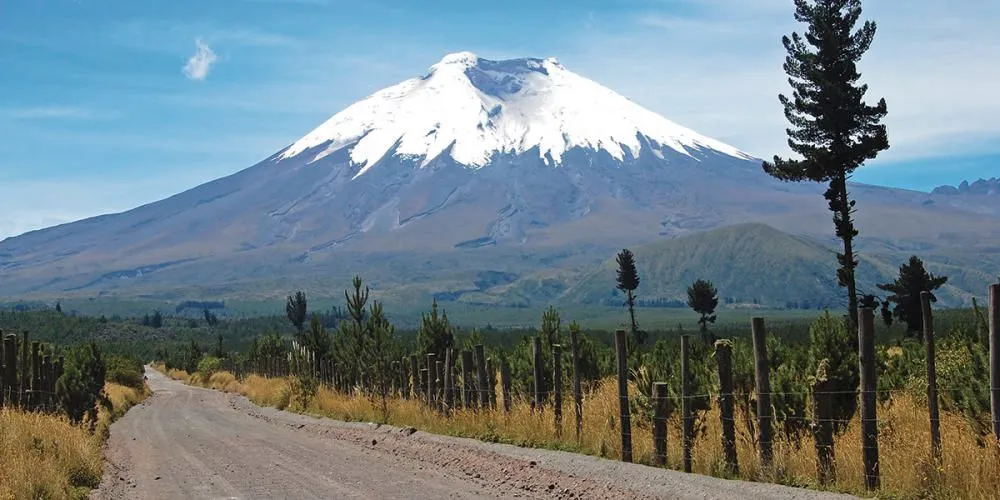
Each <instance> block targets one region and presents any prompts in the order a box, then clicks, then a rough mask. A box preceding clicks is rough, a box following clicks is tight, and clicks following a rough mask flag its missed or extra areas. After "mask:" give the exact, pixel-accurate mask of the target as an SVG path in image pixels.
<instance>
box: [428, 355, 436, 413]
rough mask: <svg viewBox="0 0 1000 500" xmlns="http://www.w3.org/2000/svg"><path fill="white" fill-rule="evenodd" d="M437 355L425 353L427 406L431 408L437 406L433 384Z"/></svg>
mask: <svg viewBox="0 0 1000 500" xmlns="http://www.w3.org/2000/svg"><path fill="white" fill-rule="evenodd" d="M436 357H437V354H435V353H433V352H429V353H427V405H428V406H430V407H431V408H434V407H436V406H437V404H436V403H437V386H435V382H436V381H437V363H436V362H435V359H434V358H436Z"/></svg>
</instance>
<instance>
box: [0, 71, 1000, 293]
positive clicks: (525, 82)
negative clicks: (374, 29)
mask: <svg viewBox="0 0 1000 500" xmlns="http://www.w3.org/2000/svg"><path fill="white" fill-rule="evenodd" d="M822 191H823V187H822V186H819V185H816V184H788V183H781V182H778V181H776V180H773V179H771V178H770V177H768V176H767V175H766V174H764V173H763V171H762V170H761V167H760V160H759V159H756V158H754V157H753V156H752V155H750V154H748V153H746V152H743V151H741V150H739V149H738V148H736V147H733V146H730V145H727V144H724V143H722V142H720V141H717V140H715V139H712V138H709V137H707V136H704V135H702V134H699V133H697V132H695V131H693V130H691V129H688V128H686V127H683V126H681V125H679V124H677V123H674V122H672V121H670V120H668V119H666V118H664V117H662V116H660V115H658V114H656V113H654V112H652V111H649V110H647V109H645V108H643V107H642V106H640V105H639V104H636V103H634V102H632V101H631V100H629V99H627V98H625V97H623V96H621V95H619V94H617V93H615V92H614V91H612V90H610V89H608V88H606V87H603V86H601V85H600V84H598V83H596V82H594V81H592V80H590V79H587V78H585V77H583V76H581V75H578V74H576V73H573V72H572V71H570V70H568V69H566V68H565V67H563V66H562V65H561V64H560V63H559V62H558V61H556V60H555V59H552V58H548V59H536V58H524V59H512V60H503V61H493V60H488V59H483V58H480V57H477V56H476V55H475V54H472V53H469V52H459V53H455V54H449V55H446V56H445V57H444V58H443V59H441V61H439V62H438V63H436V64H434V65H432V66H431V67H430V68H429V70H428V72H427V73H426V74H424V75H422V76H419V77H416V78H412V79H409V80H406V81H404V82H401V83H399V84H397V85H394V86H392V87H389V88H386V89H383V90H380V91H378V92H376V93H374V94H372V95H371V96H369V97H367V98H365V99H363V100H361V101H359V102H357V103H355V104H352V105H351V106H349V107H347V108H346V109H344V110H342V111H340V112H339V113H337V114H335V115H333V117H331V118H330V119H329V120H327V121H326V122H325V123H323V124H321V125H320V126H319V127H317V128H316V129H315V130H313V131H311V132H309V133H308V134H306V135H305V136H303V137H302V138H301V139H299V140H297V141H295V142H294V143H292V144H291V145H289V146H288V147H286V148H284V149H282V150H281V151H278V152H276V153H274V154H273V155H271V156H269V157H268V158H266V159H264V160H263V161H261V162H260V163H258V164H256V165H254V166H252V167H250V168H247V169H245V170H242V171H240V172H237V173H235V174H233V175H230V176H228V177H224V178H221V179H217V180H215V181H212V182H209V183H206V184H203V185H201V186H198V187H196V188H193V189H191V190H188V191H185V192H183V193H180V194H177V195H175V196H172V197H170V198H167V199H164V200H161V201H158V202H155V203H151V204H148V205H144V206H141V207H138V208H135V209H133V210H130V211H127V212H123V213H119V214H110V215H103V216H99V217H94V218H91V219H86V220H82V221H78V222H74V223H70V224H65V225H61V226H56V227H52V228H47V229H42V230H38V231H33V232H30V233H27V234H24V235H21V236H18V237H14V238H9V239H6V240H4V241H2V242H0V283H2V286H0V294H3V295H6V296H18V297H26V296H27V297H31V296H38V297H41V296H74V295H79V296H95V295H116V296H144V297H158V298H165V299H171V298H179V297H226V296H240V297H247V296H249V297H262V298H263V297H267V298H269V297H282V296H284V295H285V294H287V293H289V291H291V290H295V289H307V290H310V291H312V292H313V293H314V294H315V293H319V294H321V295H322V294H324V293H328V294H330V295H334V296H335V295H337V294H339V292H338V291H337V290H340V289H342V288H343V280H344V279H346V278H347V277H349V276H352V275H354V274H361V275H362V276H364V277H365V278H366V279H367V280H368V281H369V282H370V283H371V284H372V285H373V287H374V288H376V289H378V290H380V291H381V292H383V293H385V294H388V295H390V296H392V295H393V294H395V296H397V297H404V296H405V297H424V296H426V295H428V294H437V295H440V294H442V293H443V294H445V295H447V293H448V292H449V291H454V290H465V289H469V288H470V286H471V289H474V290H477V291H478V292H479V293H480V294H483V293H485V294H488V293H489V291H490V289H491V288H494V287H502V286H507V285H510V284H511V283H514V282H517V281H518V280H520V279H523V278H526V277H529V276H532V275H534V274H537V273H539V272H545V271H553V270H562V271H565V272H567V273H571V272H572V271H573V270H583V269H586V268H587V267H588V266H594V265H597V264H599V263H600V262H602V261H604V260H605V259H607V258H608V256H609V253H613V252H614V251H615V250H616V249H620V248H622V247H627V246H631V245H642V244H650V243H656V242H658V241H663V240H668V239H672V238H678V237H683V236H685V235H688V234H691V233H696V232H700V231H704V230H709V229H716V228H720V227H723V226H730V225H733V224H738V223H747V222H754V223H763V224H767V225H769V226H772V227H774V228H776V229H778V230H781V231H784V232H786V233H790V234H794V235H796V236H801V237H807V238H811V239H812V240H815V241H817V242H820V243H822V244H825V245H829V246H833V245H835V243H836V240H835V239H834V238H833V235H832V224H831V223H830V215H829V212H827V210H826V204H825V201H824V200H823V199H822V196H821V193H822ZM852 196H854V197H855V198H856V199H857V200H858V210H859V212H858V224H859V228H860V231H861V235H862V237H861V240H860V250H861V251H862V252H866V251H868V252H876V253H881V254H885V255H896V254H899V255H902V254H905V253H908V252H922V253H923V254H940V255H946V254H949V252H952V251H960V252H961V253H962V255H978V254H979V253H984V254H988V253H990V252H993V253H994V254H995V253H996V250H997V248H998V245H997V242H1000V224H997V218H998V216H997V215H996V213H995V212H989V213H984V212H983V211H982V210H977V209H976V207H975V206H971V205H969V204H967V203H966V204H956V203H949V202H948V201H947V200H946V197H947V195H945V194H928V193H921V192H916V191H906V190H898V189H891V188H883V187H877V186H866V185H857V184H855V185H852ZM977 252H978V253H977ZM719 265H724V263H720V264H719ZM776 265H779V264H776ZM942 265H944V264H942ZM985 271H989V269H987V270H985ZM776 286H780V284H776ZM551 298H552V297H551V296H547V297H546V300H549V299H551Z"/></svg>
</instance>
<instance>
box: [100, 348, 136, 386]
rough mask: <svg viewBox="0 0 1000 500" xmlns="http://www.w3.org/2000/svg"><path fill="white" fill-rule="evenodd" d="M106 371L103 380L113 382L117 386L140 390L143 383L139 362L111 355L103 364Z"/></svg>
mask: <svg viewBox="0 0 1000 500" xmlns="http://www.w3.org/2000/svg"><path fill="white" fill-rule="evenodd" d="M105 365H106V366H107V371H106V373H105V375H104V380H105V381H107V382H114V383H116V384H118V385H124V386H126V387H132V388H135V389H141V388H142V383H143V379H142V377H143V371H144V370H143V368H142V363H140V362H139V360H137V359H135V358H132V357H127V356H118V355H112V356H109V357H108V359H107V361H106V362H105Z"/></svg>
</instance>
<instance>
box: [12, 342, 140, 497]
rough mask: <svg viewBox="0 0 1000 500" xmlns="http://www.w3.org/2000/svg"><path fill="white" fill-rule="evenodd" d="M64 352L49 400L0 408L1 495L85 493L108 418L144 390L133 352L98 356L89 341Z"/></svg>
mask: <svg viewBox="0 0 1000 500" xmlns="http://www.w3.org/2000/svg"><path fill="white" fill-rule="evenodd" d="M64 352H65V359H66V366H65V370H64V372H63V373H62V375H61V376H60V378H59V379H58V380H57V381H55V389H56V390H55V393H54V398H53V399H52V401H51V404H48V405H44V406H32V405H31V404H21V403H20V402H18V401H17V400H13V399H11V398H8V399H7V400H6V401H5V402H4V403H5V404H4V405H2V408H0V443H3V453H0V498H51V499H58V498H87V496H88V495H89V493H90V490H91V489H92V488H95V487H97V486H98V484H100V481H101V475H102V473H103V465H104V464H103V457H102V454H101V446H102V444H103V443H104V441H105V440H106V439H107V437H108V435H109V427H110V425H111V423H112V422H114V421H115V420H116V419H118V418H119V417H121V416H122V415H124V414H125V412H126V411H128V409H129V408H131V407H132V406H134V405H136V404H138V403H140V402H141V401H142V400H143V399H145V398H146V397H147V396H148V395H149V390H148V388H147V387H146V384H145V381H144V378H143V372H142V370H143V369H142V365H141V363H139V362H138V361H137V360H135V359H131V358H126V357H122V356H115V355H112V356H110V357H107V358H104V357H103V356H102V355H101V352H100V350H99V349H97V347H96V345H94V344H83V345H80V346H76V347H74V348H71V349H69V350H67V351H64Z"/></svg>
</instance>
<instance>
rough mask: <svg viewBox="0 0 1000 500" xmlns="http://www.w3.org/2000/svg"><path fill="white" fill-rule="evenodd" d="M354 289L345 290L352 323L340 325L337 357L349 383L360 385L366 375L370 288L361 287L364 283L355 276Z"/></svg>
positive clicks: (348, 312)
mask: <svg viewBox="0 0 1000 500" xmlns="http://www.w3.org/2000/svg"><path fill="white" fill-rule="evenodd" d="M351 285H352V287H353V288H354V291H353V293H352V292H351V291H348V290H344V298H345V299H346V300H347V316H348V318H349V319H350V321H343V322H341V323H340V332H339V335H338V336H337V356H338V358H339V359H338V361H339V363H340V366H343V367H344V368H345V369H346V374H345V375H346V377H347V380H348V382H349V383H351V384H358V383H361V382H362V377H363V376H364V375H365V373H366V371H367V370H366V369H365V366H364V362H363V356H364V349H365V322H366V318H367V312H366V311H365V306H366V305H367V304H368V293H369V290H368V287H364V290H363V291H362V289H361V287H362V286H363V282H362V281H361V277H360V276H355V277H354V279H353V280H352V282H351Z"/></svg>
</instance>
